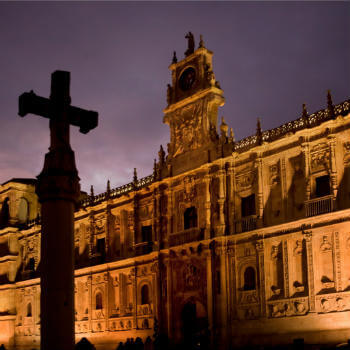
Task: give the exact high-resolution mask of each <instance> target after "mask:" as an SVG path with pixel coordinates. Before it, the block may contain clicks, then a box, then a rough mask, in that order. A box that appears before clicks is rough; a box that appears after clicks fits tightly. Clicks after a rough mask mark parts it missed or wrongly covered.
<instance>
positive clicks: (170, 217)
mask: <svg viewBox="0 0 350 350" xmlns="http://www.w3.org/2000/svg"><path fill="white" fill-rule="evenodd" d="M167 219H168V222H167V233H166V236H165V237H162V239H163V240H164V246H165V247H168V242H169V235H170V234H172V233H173V189H172V188H171V184H170V183H169V191H168V208H167Z"/></svg>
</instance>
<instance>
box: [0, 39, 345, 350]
mask: <svg viewBox="0 0 350 350" xmlns="http://www.w3.org/2000/svg"><path fill="white" fill-rule="evenodd" d="M170 70H171V72H172V84H171V85H170V84H169V86H168V96H167V99H168V106H167V107H166V109H165V110H164V114H165V116H164V122H165V123H167V124H168V125H169V126H170V143H169V144H168V147H167V150H168V151H167V153H165V152H164V150H163V148H161V150H160V151H159V160H158V161H157V162H155V165H154V172H153V174H152V175H150V176H148V177H146V178H143V179H137V176H136V173H135V174H134V179H133V181H132V182H131V183H129V184H126V185H124V186H121V187H118V188H115V189H110V188H109V185H108V186H107V191H106V192H105V193H102V194H99V195H94V194H93V193H91V195H86V196H83V197H82V200H81V206H80V208H79V209H77V211H76V213H75V252H76V254H75V263H76V271H75V296H76V298H75V329H76V339H77V340H79V339H80V338H82V337H87V338H88V339H89V340H90V341H92V342H93V343H94V344H96V345H97V346H98V348H99V349H114V348H115V347H116V345H117V344H118V343H119V342H120V341H125V340H126V338H131V337H134V338H136V337H141V338H143V340H145V338H146V337H147V336H152V335H153V333H154V330H153V328H154V325H155V322H157V324H158V325H159V328H160V330H159V331H160V332H161V333H164V334H167V335H168V337H169V338H170V339H171V340H172V341H174V342H176V343H180V342H182V341H183V339H186V337H196V336H199V335H200V334H202V335H203V334H210V341H211V342H212V343H215V344H216V346H217V347H218V348H222V349H227V348H230V347H232V346H239V345H247V344H269V345H273V344H281V343H290V342H292V340H293V339H294V338H301V337H302V338H304V339H305V341H306V342H309V343H341V342H344V341H346V340H347V339H348V338H350V272H349V271H350V171H349V169H350V167H349V164H350V146H349V145H350V144H349V141H348V140H349V138H350V113H349V111H350V102H349V101H345V102H343V103H341V104H339V105H336V106H333V108H332V111H334V115H333V112H332V113H329V106H328V107H327V108H326V109H324V110H321V111H319V112H316V113H313V114H311V115H304V114H303V115H302V116H300V118H298V119H296V120H294V121H292V122H290V123H287V124H285V125H282V126H280V127H278V128H276V129H272V130H269V131H262V130H261V128H260V124H259V126H258V130H257V133H256V135H253V136H249V137H247V138H245V139H243V140H240V141H238V142H235V141H234V139H233V134H232V133H231V134H230V135H227V131H228V127H227V125H226V124H225V122H224V121H223V122H222V125H221V127H220V130H221V133H220V135H219V134H218V133H217V115H218V107H219V106H221V105H223V103H224V97H223V91H222V90H221V88H220V85H219V83H218V82H217V81H216V80H215V76H214V73H213V68H212V52H210V51H209V50H207V49H206V48H205V47H204V44H203V41H201V45H200V47H199V48H198V49H197V50H195V51H194V52H188V55H187V56H186V57H185V58H184V59H183V60H181V61H179V62H177V60H174V61H173V63H172V64H171V65H170ZM34 184H35V181H34V180H24V179H13V180H11V181H9V182H7V183H5V184H3V185H1V186H0V202H1V225H2V226H1V230H0V254H1V256H0V329H1V330H2V332H0V343H5V344H6V346H8V347H9V348H11V347H15V346H21V347H27V348H28V349H31V348H38V347H39V334H40V302H39V301H40V284H39V273H40V254H39V252H40V246H39V245H40V232H41V227H40V218H37V213H38V212H39V205H38V203H37V198H36V195H35V192H34ZM189 320H190V321H192V322H189ZM208 331H209V332H208ZM187 339H188V338H187Z"/></svg>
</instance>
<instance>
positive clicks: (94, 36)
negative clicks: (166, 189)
mask: <svg viewBox="0 0 350 350" xmlns="http://www.w3.org/2000/svg"><path fill="white" fill-rule="evenodd" d="M188 30H191V31H192V32H193V33H194V34H195V37H196V43H198V37H199V34H203V36H204V41H205V44H206V46H207V47H208V48H209V49H210V50H212V51H214V70H215V73H216V77H217V79H218V80H219V81H220V83H221V86H222V88H223V90H224V92H225V97H226V105H225V106H224V107H223V108H222V109H221V111H220V115H225V118H226V121H227V123H228V124H229V125H230V126H232V127H233V128H234V131H235V134H236V137H237V138H238V139H240V138H242V137H245V136H248V135H250V134H252V133H254V132H255V125H256V118H257V117H261V118H262V126H263V128H264V129H269V128H273V127H276V126H278V125H280V124H282V123H284V122H287V121H289V120H291V119H295V118H296V117H297V116H298V115H299V114H300V111H301V105H302V103H303V102H306V103H307V105H308V109H309V111H310V112H312V111H315V110H318V109H321V108H323V107H324V106H325V103H326V97H325V96H326V90H327V89H331V90H332V93H333V96H334V101H335V102H340V101H342V100H345V99H348V98H349V92H350V88H349V87H350V68H349V62H350V41H349V33H350V3H349V2H149V3H148V2H73V3H72V2H52V3H51V2H13V3H12V2H1V3H0V43H1V46H2V47H1V54H0V67H1V78H0V81H1V84H0V105H1V114H0V121H1V134H0V164H1V177H0V181H1V182H4V181H6V180H8V179H9V178H11V177H26V176H27V177H34V176H35V175H37V174H38V173H39V172H40V170H41V167H42V162H43V155H44V153H45V152H46V151H47V148H48V143H49V136H48V122H47V120H43V119H42V118H39V117H37V116H27V117H26V118H24V119H21V118H19V117H18V116H17V99H18V96H19V95H20V94H21V93H22V92H24V91H28V90H31V89H33V90H34V91H35V92H36V93H38V94H40V95H43V96H48V95H49V89H50V74H51V73H52V72H53V71H54V70H56V69H63V70H69V71H71V96H72V102H73V104H74V105H77V106H80V107H83V108H87V109H92V110H97V111H98V112H99V114H100V121H99V126H98V128H97V129H95V130H93V131H92V132H91V133H89V134H88V135H81V134H79V132H78V131H77V130H73V131H72V145H73V148H74V150H75V152H76V158H77V165H78V168H79V174H80V177H81V183H82V186H83V189H85V190H88V188H89V186H90V184H94V186H95V189H96V192H100V191H103V190H104V189H105V185H106V181H107V179H108V178H109V179H110V180H111V184H112V186H117V185H121V184H123V183H126V182H129V181H130V180H131V178H132V171H133V168H134V167H137V168H138V172H139V175H140V176H146V175H148V174H150V173H151V172H152V166H153V158H155V157H156V155H157V151H158V149H159V145H160V144H161V143H162V144H163V145H165V144H166V143H167V142H168V140H169V130H168V126H166V125H163V124H162V117H163V114H162V109H163V108H164V107H165V100H166V98H165V97H166V84H167V83H169V82H170V74H169V71H168V65H169V64H170V60H171V56H172V51H173V50H176V51H177V52H178V57H179V59H180V58H182V57H183V52H184V51H185V49H186V41H185V39H184V34H185V33H186V32H187V31H188Z"/></svg>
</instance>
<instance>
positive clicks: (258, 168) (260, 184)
mask: <svg viewBox="0 0 350 350" xmlns="http://www.w3.org/2000/svg"><path fill="white" fill-rule="evenodd" d="M255 168H256V171H257V176H258V203H257V204H258V208H257V214H258V222H257V224H258V227H262V226H263V215H264V197H263V195H264V193H263V190H264V188H263V176H262V158H260V157H259V158H257V159H256V161H255Z"/></svg>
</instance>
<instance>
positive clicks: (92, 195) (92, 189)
mask: <svg viewBox="0 0 350 350" xmlns="http://www.w3.org/2000/svg"><path fill="white" fill-rule="evenodd" d="M94 196H95V194H94V186H92V185H91V187H90V197H94Z"/></svg>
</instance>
